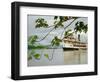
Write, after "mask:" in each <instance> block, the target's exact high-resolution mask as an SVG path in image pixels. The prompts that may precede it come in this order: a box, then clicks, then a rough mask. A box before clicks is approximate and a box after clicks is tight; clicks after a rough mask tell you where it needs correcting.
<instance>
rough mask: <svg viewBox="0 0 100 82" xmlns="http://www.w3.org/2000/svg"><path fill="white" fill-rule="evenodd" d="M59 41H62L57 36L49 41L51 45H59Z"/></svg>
mask: <svg viewBox="0 0 100 82" xmlns="http://www.w3.org/2000/svg"><path fill="white" fill-rule="evenodd" d="M61 41H62V40H61V39H59V38H58V37H57V36H55V37H54V39H53V40H52V41H51V45H52V46H59V45H60V42H61Z"/></svg>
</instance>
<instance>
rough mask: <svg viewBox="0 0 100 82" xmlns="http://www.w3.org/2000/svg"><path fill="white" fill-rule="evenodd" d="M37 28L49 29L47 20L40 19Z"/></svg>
mask: <svg viewBox="0 0 100 82" xmlns="http://www.w3.org/2000/svg"><path fill="white" fill-rule="evenodd" d="M35 22H36V26H35V27H36V28H40V27H48V24H47V21H45V19H43V18H38V19H37V20H36V21H35Z"/></svg>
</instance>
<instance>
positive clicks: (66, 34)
mask: <svg viewBox="0 0 100 82" xmlns="http://www.w3.org/2000/svg"><path fill="white" fill-rule="evenodd" d="M73 33H74V32H72V30H71V29H69V30H67V31H65V34H64V37H68V36H71V35H73Z"/></svg>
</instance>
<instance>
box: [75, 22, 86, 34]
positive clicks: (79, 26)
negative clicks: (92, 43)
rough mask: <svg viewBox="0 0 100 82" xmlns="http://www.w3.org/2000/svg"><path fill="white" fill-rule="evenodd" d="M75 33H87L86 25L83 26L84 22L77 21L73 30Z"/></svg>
mask: <svg viewBox="0 0 100 82" xmlns="http://www.w3.org/2000/svg"><path fill="white" fill-rule="evenodd" d="M74 30H75V32H80V33H81V32H82V31H83V32H85V33H86V32H87V31H88V26H87V24H86V25H85V24H84V22H82V21H78V22H77V23H76V24H75V28H74Z"/></svg>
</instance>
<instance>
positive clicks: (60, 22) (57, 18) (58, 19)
mask: <svg viewBox="0 0 100 82" xmlns="http://www.w3.org/2000/svg"><path fill="white" fill-rule="evenodd" d="M77 18H78V17H71V16H54V20H55V21H54V28H58V27H64V25H63V23H64V22H66V21H67V20H70V19H77Z"/></svg>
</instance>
